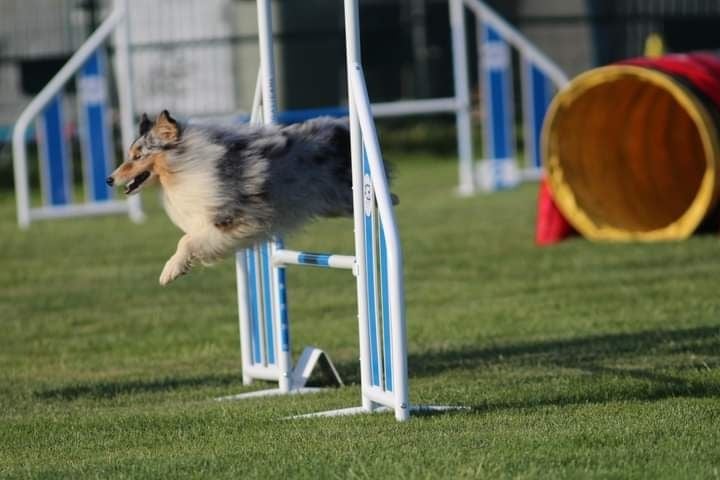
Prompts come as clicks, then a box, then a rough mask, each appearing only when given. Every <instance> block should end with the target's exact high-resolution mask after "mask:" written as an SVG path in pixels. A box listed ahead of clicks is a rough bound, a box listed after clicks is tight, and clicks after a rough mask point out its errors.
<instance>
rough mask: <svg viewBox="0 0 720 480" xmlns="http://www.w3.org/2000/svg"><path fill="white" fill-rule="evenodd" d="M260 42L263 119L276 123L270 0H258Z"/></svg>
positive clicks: (267, 122)
mask: <svg viewBox="0 0 720 480" xmlns="http://www.w3.org/2000/svg"><path fill="white" fill-rule="evenodd" d="M257 15H258V41H259V42H258V43H259V47H260V72H261V78H262V106H263V120H264V121H265V123H266V124H269V123H275V121H276V117H277V98H276V93H275V55H274V52H273V37H272V35H273V30H272V4H271V3H270V0H257Z"/></svg>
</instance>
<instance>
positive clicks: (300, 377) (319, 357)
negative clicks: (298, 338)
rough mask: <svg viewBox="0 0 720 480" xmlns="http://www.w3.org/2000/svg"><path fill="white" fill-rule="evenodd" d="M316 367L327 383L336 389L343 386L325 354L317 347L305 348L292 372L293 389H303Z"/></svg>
mask: <svg viewBox="0 0 720 480" xmlns="http://www.w3.org/2000/svg"><path fill="white" fill-rule="evenodd" d="M316 366H317V367H318V368H319V369H320V371H321V372H322V373H323V375H324V377H325V378H326V379H327V380H328V382H329V383H334V384H335V386H337V387H342V386H344V385H345V384H344V383H343V381H342V378H340V374H339V373H338V371H337V369H336V368H335V365H334V364H333V362H332V360H330V356H329V355H328V354H327V353H325V352H324V351H322V350H320V349H319V348H317V347H305V350H303V352H302V355H300V358H299V359H298V361H297V363H296V364H295V368H293V371H292V386H293V388H303V387H305V385H306V384H307V382H308V380H309V379H310V376H311V375H312V373H313V371H314V370H315V367H316Z"/></svg>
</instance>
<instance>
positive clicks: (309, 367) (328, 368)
mask: <svg viewBox="0 0 720 480" xmlns="http://www.w3.org/2000/svg"><path fill="white" fill-rule="evenodd" d="M316 366H317V367H319V369H320V371H321V372H322V374H323V377H324V378H325V379H326V380H327V381H328V382H329V383H333V384H334V385H333V386H336V387H342V386H344V385H345V384H344V383H343V381H342V378H340V374H339V373H338V371H337V369H336V368H335V365H334V364H333V362H332V360H330V357H329V356H328V354H327V353H325V352H324V351H322V350H320V349H319V348H316V347H305V350H303V352H302V354H301V355H300V358H299V359H298V361H297V363H296V364H295V368H293V370H292V373H291V374H290V377H291V378H290V380H291V381H290V390H289V391H283V390H280V389H279V388H271V389H268V390H256V391H254V392H246V393H240V394H237V395H228V396H225V397H219V398H216V400H219V401H229V400H245V399H248V398H257V397H272V396H276V395H301V394H306V393H317V392H322V391H323V390H325V389H324V388H318V387H306V386H305V385H306V384H307V382H308V380H309V379H310V377H311V375H312V373H313V371H314V370H315V367H316Z"/></svg>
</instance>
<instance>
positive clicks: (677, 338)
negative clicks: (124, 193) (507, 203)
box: [35, 327, 720, 416]
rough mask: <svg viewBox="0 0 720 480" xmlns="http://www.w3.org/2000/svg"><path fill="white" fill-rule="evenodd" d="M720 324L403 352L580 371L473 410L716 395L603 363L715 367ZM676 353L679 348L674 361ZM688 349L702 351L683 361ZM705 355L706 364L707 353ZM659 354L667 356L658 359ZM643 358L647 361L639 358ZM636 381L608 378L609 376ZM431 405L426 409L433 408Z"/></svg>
mask: <svg viewBox="0 0 720 480" xmlns="http://www.w3.org/2000/svg"><path fill="white" fill-rule="evenodd" d="M717 352H720V327H698V328H692V329H685V330H652V331H643V332H636V333H627V334H612V335H599V336H590V337H582V338H574V339H566V340H551V341H543V342H532V343H521V344H512V345H504V346H496V347H491V348H474V347H466V348H461V349H455V350H442V351H432V350H430V351H427V352H423V353H421V354H413V355H410V358H409V359H408V361H409V369H410V376H411V378H418V377H432V376H438V375H441V374H443V373H448V372H451V371H454V370H475V371H482V369H487V368H490V367H497V366H501V367H503V368H504V369H508V370H522V369H524V368H532V369H533V371H537V369H543V368H544V369H547V371H548V375H549V376H555V377H557V376H561V375H562V373H554V372H553V370H557V369H575V370H579V371H582V372H584V373H586V374H587V382H588V383H586V384H585V385H584V387H583V388H581V389H577V388H574V389H573V390H572V391H570V390H568V391H565V392H563V391H557V390H553V391H549V390H546V391H545V393H543V394H538V393H537V392H533V394H532V395H527V396H526V398H523V399H520V400H517V399H516V400H513V399H508V400H507V401H505V402H503V403H501V404H500V403H498V404H489V403H484V404H483V403H481V404H474V405H472V407H471V410H472V411H475V412H485V411H488V410H494V409H502V408H532V407H538V406H548V405H555V406H563V405H571V404H583V403H601V402H609V401H618V400H648V401H651V400H659V399H663V398H670V397H697V398H703V397H720V384H719V383H714V382H711V381H696V380H691V379H689V378H684V377H683V376H681V374H680V375H677V374H676V375H670V374H667V373H663V372H661V371H659V370H660V369H659V368H652V367H643V368H639V367H638V368H636V367H632V366H631V367H623V368H620V367H616V366H612V367H610V366H607V365H605V364H607V363H617V362H619V361H622V362H623V363H625V364H627V365H633V364H637V363H640V359H641V358H644V359H647V358H648V357H655V358H656V359H658V360H659V361H662V370H664V371H667V370H673V371H682V370H686V371H687V370H691V371H693V372H694V371H698V370H703V369H705V370H709V369H711V368H717V367H720V356H718V353H717ZM675 355H683V357H682V360H680V361H679V360H678V358H677V357H673V356H675ZM688 355H697V356H699V357H705V360H702V361H701V360H698V361H692V362H689V360H688ZM709 357H712V362H710V363H708V361H707V360H708V358H709ZM663 358H665V359H666V361H663ZM645 363H647V362H645ZM336 366H337V368H338V371H339V373H340V375H341V377H342V378H343V379H344V380H345V383H346V384H347V385H353V384H354V385H357V384H358V383H359V382H360V375H359V367H358V364H357V362H341V363H339V364H336ZM609 377H614V378H621V379H630V380H640V382H634V383H632V382H631V383H628V382H620V383H616V384H613V385H608V382H607V380H608V378H609ZM230 386H233V387H235V386H237V387H241V386H242V382H241V375H240V374H239V373H238V374H222V375H221V374H216V375H212V374H211V375H203V376H197V377H188V378H173V377H169V378H163V379H155V380H148V381H144V380H131V381H117V382H112V381H108V382H97V383H90V384H84V385H82V384H81V385H70V386H66V387H61V388H54V389H48V390H42V391H38V392H36V393H35V397H36V398H39V399H45V400H65V401H72V400H75V399H78V398H90V399H112V398H115V397H117V396H120V395H132V394H139V393H161V392H168V391H172V390H177V389H183V388H197V387H230ZM435 414H436V412H427V415H429V416H432V415H435Z"/></svg>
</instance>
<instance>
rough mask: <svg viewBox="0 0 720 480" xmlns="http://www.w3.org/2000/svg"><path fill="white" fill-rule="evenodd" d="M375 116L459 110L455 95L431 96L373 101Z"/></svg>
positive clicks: (372, 106)
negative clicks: (417, 98)
mask: <svg viewBox="0 0 720 480" xmlns="http://www.w3.org/2000/svg"><path fill="white" fill-rule="evenodd" d="M370 108H371V110H372V114H373V116H374V117H378V118H382V117H401V116H403V115H431V114H433V113H454V112H456V111H457V110H458V102H457V99H456V98H455V97H448V98H429V99H423V100H398V101H395V102H384V103H373V104H372V105H371V106H370Z"/></svg>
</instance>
